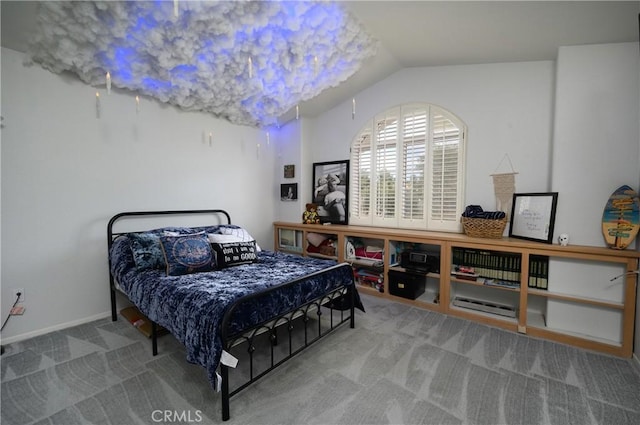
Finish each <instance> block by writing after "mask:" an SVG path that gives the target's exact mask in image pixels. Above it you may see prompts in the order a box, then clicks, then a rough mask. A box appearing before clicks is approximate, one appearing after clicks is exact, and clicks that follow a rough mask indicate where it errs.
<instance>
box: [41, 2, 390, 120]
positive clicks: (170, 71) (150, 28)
mask: <svg viewBox="0 0 640 425" xmlns="http://www.w3.org/2000/svg"><path fill="white" fill-rule="evenodd" d="M376 48H377V43H376V41H375V40H373V39H372V38H371V37H370V36H369V35H368V34H367V32H366V31H365V30H364V28H363V27H362V26H361V25H360V24H359V23H358V22H357V21H356V20H355V19H354V18H353V17H351V16H350V15H349V14H347V12H346V11H345V10H344V9H343V8H342V7H341V6H340V4H339V3H331V2H318V1H127V2H119V1H118V2H114V1H81V2H67V1H61V2H59V1H53V2H42V3H41V4H40V5H39V8H38V17H37V25H36V30H35V31H34V34H33V37H32V39H31V41H30V45H29V52H28V57H29V59H30V60H31V61H33V62H35V63H38V64H39V65H41V66H42V67H44V68H45V69H48V70H50V71H52V72H54V73H62V72H65V71H68V72H71V73H74V74H76V75H77V76H78V77H79V78H80V79H81V80H82V81H84V82H85V83H87V84H90V85H92V86H96V87H100V86H102V87H104V86H105V84H106V78H105V77H106V73H107V72H109V74H110V77H111V84H112V86H113V87H117V88H121V89H127V90H130V91H132V92H135V93H137V94H143V95H147V96H151V97H153V98H156V99H158V100H159V101H161V102H165V103H169V104H172V105H176V106H178V107H180V108H182V109H185V110H189V111H204V112H209V113H212V114H213V115H215V116H217V117H221V118H226V119H228V120H229V121H231V122H233V123H236V124H243V125H250V126H268V125H271V124H274V123H276V122H277V118H278V117H279V116H281V115H283V114H284V113H286V112H287V111H288V110H290V109H291V108H293V107H294V106H295V105H297V104H299V103H300V102H302V101H305V100H309V99H311V98H313V97H315V96H317V95H318V94H319V93H320V92H322V91H323V90H325V89H328V88H330V87H335V86H337V85H339V84H340V83H341V82H343V81H345V80H346V79H347V78H349V77H350V76H351V75H353V74H354V73H355V72H356V71H357V70H358V69H360V67H361V66H362V64H363V62H364V61H365V60H366V59H367V58H369V57H371V56H373V55H374V54H375V52H376Z"/></svg>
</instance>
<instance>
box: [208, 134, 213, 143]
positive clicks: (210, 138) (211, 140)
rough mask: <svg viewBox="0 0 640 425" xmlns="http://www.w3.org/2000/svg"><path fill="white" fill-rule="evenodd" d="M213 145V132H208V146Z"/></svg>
mask: <svg viewBox="0 0 640 425" xmlns="http://www.w3.org/2000/svg"><path fill="white" fill-rule="evenodd" d="M212 145H213V133H212V132H209V146H212Z"/></svg>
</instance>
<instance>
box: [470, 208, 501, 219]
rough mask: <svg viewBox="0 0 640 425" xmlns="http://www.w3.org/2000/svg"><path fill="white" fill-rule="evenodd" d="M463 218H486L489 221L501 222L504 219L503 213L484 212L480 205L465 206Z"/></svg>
mask: <svg viewBox="0 0 640 425" xmlns="http://www.w3.org/2000/svg"><path fill="white" fill-rule="evenodd" d="M462 216H463V217H467V218H486V219H489V220H502V219H503V218H505V217H506V214H505V213H504V211H484V210H483V209H482V207H481V206H480V205H467V207H466V208H465V210H464V212H463V213H462Z"/></svg>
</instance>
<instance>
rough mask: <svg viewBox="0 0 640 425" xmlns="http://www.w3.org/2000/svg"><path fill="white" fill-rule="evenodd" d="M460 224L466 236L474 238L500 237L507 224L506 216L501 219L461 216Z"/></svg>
mask: <svg viewBox="0 0 640 425" xmlns="http://www.w3.org/2000/svg"><path fill="white" fill-rule="evenodd" d="M462 226H463V227H464V233H465V235H467V236H471V237H474V238H488V239H500V238H502V233H503V232H504V228H505V227H506V226H507V217H505V218H503V219H501V220H492V219H488V218H469V217H462Z"/></svg>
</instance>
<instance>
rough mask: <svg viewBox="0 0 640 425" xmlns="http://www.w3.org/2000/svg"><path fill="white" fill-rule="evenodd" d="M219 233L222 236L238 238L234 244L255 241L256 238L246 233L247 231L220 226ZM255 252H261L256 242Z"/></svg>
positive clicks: (240, 228)
mask: <svg viewBox="0 0 640 425" xmlns="http://www.w3.org/2000/svg"><path fill="white" fill-rule="evenodd" d="M219 232H220V233H221V234H223V235H231V236H236V237H238V238H240V240H235V241H234V242H251V241H255V240H256V238H254V237H253V236H251V235H250V234H249V232H247V230H246V229H244V228H242V227H225V226H220V229H219ZM256 251H262V249H260V246H259V245H258V242H257V241H256Z"/></svg>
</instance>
